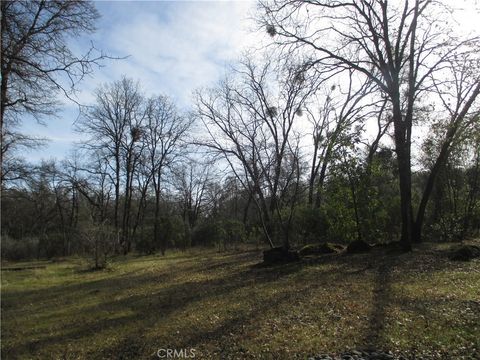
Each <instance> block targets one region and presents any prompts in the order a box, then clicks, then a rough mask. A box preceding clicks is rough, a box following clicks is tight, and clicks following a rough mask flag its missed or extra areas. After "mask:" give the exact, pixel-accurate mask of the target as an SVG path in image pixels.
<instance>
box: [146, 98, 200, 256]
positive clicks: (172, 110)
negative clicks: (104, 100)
mask: <svg viewBox="0 0 480 360" xmlns="http://www.w3.org/2000/svg"><path fill="white" fill-rule="evenodd" d="M191 124H192V120H191V118H189V117H187V116H182V115H180V114H179V112H178V110H177V109H176V107H175V105H174V103H173V102H172V101H171V100H170V99H168V98H167V97H165V96H158V97H153V98H150V99H149V100H148V102H147V105H146V120H145V127H144V136H145V139H144V141H145V148H146V164H147V167H148V169H149V173H150V174H149V176H150V179H151V182H152V185H153V189H154V193H155V217H154V243H158V242H159V241H160V239H159V238H160V229H159V227H160V199H161V190H162V180H163V177H164V176H165V172H166V170H167V169H168V168H169V167H170V166H171V165H172V163H173V162H174V161H175V159H176V158H177V157H178V155H179V154H180V153H181V149H182V146H183V145H184V140H185V137H186V135H187V132H188V130H189V128H190V126H191ZM166 245H167V244H166V243H165V242H164V241H162V242H161V244H160V249H161V252H162V254H165V250H166Z"/></svg>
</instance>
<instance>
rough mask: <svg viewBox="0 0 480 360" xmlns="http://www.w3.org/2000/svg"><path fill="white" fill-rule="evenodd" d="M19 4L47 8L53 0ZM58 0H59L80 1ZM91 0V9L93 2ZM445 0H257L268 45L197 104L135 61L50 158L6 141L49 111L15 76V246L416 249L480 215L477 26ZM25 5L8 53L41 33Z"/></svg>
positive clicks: (6, 154)
mask: <svg viewBox="0 0 480 360" xmlns="http://www.w3.org/2000/svg"><path fill="white" fill-rule="evenodd" d="M74 3H75V4H77V6H79V7H84V6H87V5H86V4H88V6H93V5H92V4H91V3H85V2H78V3H76V2H72V4H74ZM5 4H7V5H4V3H2V7H3V6H5V7H6V8H7V9H6V10H8V8H9V7H10V8H11V9H13V10H18V8H19V7H21V6H23V7H28V10H29V11H30V12H31V13H32V14H33V13H35V11H33V10H32V9H33V8H34V6H38V7H39V9H43V8H41V7H42V6H46V5H45V3H44V2H42V1H38V2H32V3H31V5H26V4H25V3H21V2H20V3H17V2H5ZM48 4H49V6H53V5H51V4H53V3H48ZM55 4H56V3H55ZM61 4H62V3H60V4H57V5H56V6H59V7H60V8H59V9H57V8H55V9H56V11H58V12H60V13H62V12H65V11H68V10H69V9H70V7H66V8H65V9H64V8H63V7H62V6H63V5H61ZM71 6H73V5H71ZM30 7H31V8H30ZM88 9H90V10H91V17H90V18H88V19H77V20H78V22H79V23H80V24H82V23H83V22H84V21H87V23H88V24H90V21H93V20H94V18H95V16H96V14H95V12H94V8H93V7H92V8H90V7H89V8H88ZM13 10H10V11H12V12H13ZM37 10H38V9H37ZM448 11H450V9H448V8H447V7H446V6H444V7H443V6H440V5H439V4H438V3H437V2H433V1H429V0H424V1H421V0H417V1H415V2H412V3H409V2H404V3H398V4H389V3H387V2H384V1H381V0H376V1H366V0H358V1H341V2H339V1H327V0H325V1H315V2H305V1H298V2H297V1H267V2H260V3H259V4H258V17H257V21H258V23H259V24H260V25H261V28H262V29H263V31H265V32H266V33H267V34H268V35H269V36H270V41H269V42H270V44H269V45H268V48H267V51H263V52H262V51H252V52H250V53H246V54H245V55H244V56H243V57H242V58H241V59H240V60H239V61H237V62H236V63H234V64H232V66H231V69H230V71H229V72H228V74H227V75H226V76H225V77H224V78H223V79H221V80H220V81H218V82H217V83H216V84H213V85H210V86H208V87H206V88H202V89H198V90H197V91H195V94H194V96H193V100H192V104H191V106H190V108H189V109H187V110H183V109H179V108H178V106H176V104H175V103H174V102H173V101H172V100H171V99H170V98H169V97H168V96H166V95H151V94H145V93H144V92H143V91H142V89H141V84H139V83H138V82H135V80H133V79H129V78H127V77H123V78H121V79H119V80H116V81H113V82H111V83H108V84H103V85H101V86H100V87H98V88H97V90H96V91H95V101H94V103H92V104H88V105H84V106H82V107H81V115H80V117H79V120H77V122H76V124H75V126H76V129H77V130H78V131H80V132H82V133H83V134H86V135H88V141H86V142H85V143H83V144H80V145H78V146H77V149H75V151H74V152H73V153H72V155H71V156H69V157H67V158H65V159H64V160H62V161H46V162H43V163H42V164H37V165H32V164H28V163H26V162H25V161H22V160H21V159H20V158H18V156H17V153H18V151H17V152H15V151H14V150H12V149H14V148H10V149H8V148H6V147H4V146H3V144H4V141H6V143H8V139H15V141H20V142H21V141H22V139H23V140H24V141H23V143H22V144H24V146H27V147H28V146H32V145H33V143H32V142H33V140H34V139H30V140H31V141H30V140H29V139H28V138H27V137H22V136H21V135H20V134H17V133H14V131H12V129H13V128H14V124H16V123H17V122H18V121H20V119H21V117H19V114H22V113H25V112H28V111H30V112H33V113H35V114H36V115H41V114H43V115H45V114H44V109H45V107H44V106H43V105H38V106H36V105H35V104H32V105H30V106H29V107H26V105H25V104H26V103H25V102H22V101H17V102H15V101H11V99H13V96H14V95H15V94H17V92H18V91H17V90H15V91H13V90H10V92H11V93H9V92H8V91H9V89H17V88H18V86H20V85H18V84H19V81H20V80H18V79H17V78H15V76H13V75H12V76H11V77H10V78H8V76H7V77H6V79H7V80H8V79H10V80H8V81H10V84H12V85H7V86H6V87H5V88H4V87H3V86H4V85H3V83H2V92H3V89H6V91H7V92H6V98H5V99H7V100H5V101H4V102H2V136H3V139H2V213H3V216H2V254H3V256H6V257H11V258H14V257H28V256H30V257H32V256H36V257H52V256H63V255H71V254H75V253H92V254H94V255H95V256H94V257H95V261H96V266H102V264H104V262H105V259H106V257H107V256H108V254H112V253H124V254H126V253H128V252H131V251H132V250H136V251H140V252H145V253H153V252H156V251H160V252H161V253H162V254H164V253H165V251H166V250H167V249H168V248H187V247H190V246H196V245H203V246H209V245H217V246H222V247H228V246H231V245H237V244H240V243H245V242H250V243H255V244H257V245H258V244H266V245H268V246H270V247H276V246H282V247H284V248H287V249H288V248H290V247H292V246H296V245H299V244H304V243H310V242H323V241H335V242H350V241H352V240H355V239H359V240H364V241H368V242H388V241H392V240H399V241H400V243H401V244H402V247H403V248H404V249H405V250H409V249H411V246H412V243H414V242H420V241H422V240H423V239H424V238H427V239H430V240H442V239H443V240H460V239H463V238H465V237H467V236H471V235H474V234H476V233H478V230H479V228H480V121H479V115H480V107H479V103H478V95H479V93H480V79H479V75H478V74H479V71H478V70H479V65H480V64H479V58H478V53H480V52H479V51H478V50H479V46H478V45H479V41H478V38H477V37H475V36H472V35H469V36H465V37H460V36H457V35H455V33H454V32H453V31H451V29H450V28H449V23H448V21H445V19H446V16H447V14H448ZM30 12H29V14H30ZM37 12H40V10H38V11H37ZM3 13H4V10H3V8H2V14H3ZM17 16H18V18H19V19H21V20H24V21H25V22H26V21H27V20H30V21H35V17H31V18H29V17H27V16H26V15H25V13H24V12H21V11H18V15H17ZM60 18H61V19H62V20H61V21H68V20H69V19H70V18H68V19H64V18H62V17H60ZM4 23H7V25H4ZM17 23H19V24H22V26H19V25H18V24H17ZM17 23H15V22H13V23H11V24H9V23H8V21H7V19H5V18H4V16H3V15H2V29H3V27H4V26H6V28H9V29H10V28H15V27H18V29H16V30H15V31H12V35H11V39H10V38H9V39H8V40H9V41H7V42H6V41H5V40H3V37H2V53H4V52H3V50H4V46H5V44H7V46H10V47H12V45H11V44H12V43H15V42H18V44H17V46H20V45H19V44H21V43H22V41H24V42H25V43H26V44H28V42H29V41H30V40H29V37H28V36H30V35H29V32H28V31H29V30H28V29H31V28H34V27H33V25H32V27H30V28H29V27H28V26H25V25H23V23H22V22H18V21H17ZM8 26H10V27H8ZM46 26H47V28H48V25H46ZM90 27H91V25H89V26H88V27H86V26H85V25H83V26H81V27H80V28H78V29H77V30H78V31H80V30H82V31H84V30H89V29H90ZM65 29H66V28H62V27H58V29H57V28H55V31H58V34H62V33H63V32H64V31H67V30H65ZM22 31H23V32H24V36H23V37H20V38H18V37H15V36H17V35H16V34H17V33H22ZM41 31H42V30H41V29H39V32H40V33H41ZM45 31H47V30H45ZM14 35H15V36H14ZM2 36H3V35H2ZM59 36H60V35H59ZM22 39H23V40H22ZM37 40H38V39H36V38H35V37H33V40H31V41H32V43H35V44H36V43H37V42H38V41H37ZM13 48H14V47H13ZM9 49H10V48H6V50H5V51H7V50H9ZM12 51H13V50H12ZM64 51H65V50H64ZM5 54H8V52H5ZM12 54H13V52H12ZM89 54H90V52H89ZM28 55H30V56H31V52H27V53H26V55H25V56H28ZM72 56H73V55H72ZM82 59H86V58H85V57H84V58H82ZM106 59H107V57H106V56H105V55H103V54H100V57H99V58H90V59H89V60H88V64H89V66H87V67H85V68H83V71H90V70H91V66H93V65H94V64H96V63H97V62H98V61H103V60H106ZM74 63H75V62H74ZM74 63H72V64H74ZM8 64H10V65H8ZM21 64H23V62H21V61H19V60H18V59H17V57H15V56H13V55H11V56H10V58H9V57H8V56H4V58H2V81H3V79H4V76H3V74H4V67H5V69H6V70H5V71H7V70H8V69H9V70H8V71H10V72H6V73H5V74H7V75H9V74H16V70H15V71H14V70H12V69H15V66H17V67H18V69H20V68H21V66H20V65H21ZM42 66H43V65H42ZM72 66H73V65H72ZM75 69H77V70H78V68H75ZM62 71H64V70H62ZM67 71H68V69H67ZM54 72H55V71H53V73H54ZM33 76H34V75H32V77H31V78H32V79H34V77H33ZM35 76H36V75H35ZM25 77H28V74H27V75H25ZM22 86H23V85H22ZM59 89H61V88H58V87H57V88H56V90H59ZM52 91H53V90H52ZM51 94H52V92H50V93H48V94H47V93H39V96H40V97H42V96H43V97H47V95H48V98H50V99H51ZM2 98H3V97H2ZM43 103H44V102H42V101H39V102H38V104H43ZM42 111H43V112H42ZM47 115H48V114H47ZM3 119H5V120H3ZM5 139H7V140H5ZM27 140H29V141H30V143H29V141H27ZM10 142H12V140H10ZM4 149H5V151H4Z"/></svg>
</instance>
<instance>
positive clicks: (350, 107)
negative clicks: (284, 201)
mask: <svg viewBox="0 0 480 360" xmlns="http://www.w3.org/2000/svg"><path fill="white" fill-rule="evenodd" d="M353 76H354V74H353V71H349V72H348V76H347V78H346V79H345V84H344V85H339V84H332V85H330V86H326V88H325V86H323V88H324V91H323V94H322V95H321V96H319V94H318V93H317V94H315V96H314V97H312V100H311V101H310V104H311V105H310V106H307V107H306V113H307V118H308V120H309V121H310V123H311V124H312V140H313V153H312V158H311V166H310V175H309V180H308V203H309V204H311V205H312V204H313V203H314V199H313V197H314V193H315V192H316V196H315V207H319V206H320V203H321V196H322V188H323V185H324V182H325V178H326V175H327V170H328V167H329V165H330V163H331V162H332V160H334V159H333V158H334V156H335V153H336V151H337V149H338V148H340V147H343V146H346V145H347V144H349V143H351V142H352V141H354V137H359V136H360V134H358V133H359V131H360V129H361V128H362V126H363V124H364V122H365V120H366V119H368V118H369V117H370V116H372V115H373V114H375V112H376V111H378V109H377V108H376V105H378V104H377V103H378V100H377V99H375V98H374V97H373V96H372V92H373V90H374V87H373V86H372V85H373V84H372V82H371V81H369V80H368V79H366V81H363V82H362V81H360V82H359V81H358V80H359V79H354V78H353ZM355 80H357V81H355ZM361 80H364V79H361ZM356 83H359V84H356ZM320 104H321V105H320ZM354 125H355V128H354V129H353V128H352V127H353V126H354ZM352 130H356V131H354V132H353V133H352ZM377 141H380V139H378V140H377Z"/></svg>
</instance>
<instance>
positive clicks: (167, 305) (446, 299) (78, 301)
mask: <svg viewBox="0 0 480 360" xmlns="http://www.w3.org/2000/svg"><path fill="white" fill-rule="evenodd" d="M442 250H443V249H442V247H441V246H434V245H430V244H428V245H423V246H422V247H421V248H416V249H415V250H414V251H413V253H410V254H401V255H388V254H385V251H384V250H376V251H375V252H374V253H371V254H362V255H348V256H347V255H343V254H333V255H325V256H321V257H318V258H310V259H307V260H306V261H304V262H302V263H296V264H289V265H283V266H276V267H269V268H266V267H261V266H258V264H259V263H260V262H261V253H260V252H259V251H243V252H224V253H219V252H215V251H213V250H212V251H207V250H203V251H189V252H186V253H181V252H174V253H170V254H168V255H167V256H166V257H161V256H143V257H140V256H138V257H136V256H130V257H126V258H123V257H122V258H117V259H114V261H112V263H111V264H110V267H109V269H107V270H103V271H87V269H88V265H87V263H86V262H85V260H83V259H79V258H71V259H67V260H66V261H63V262H55V263H53V262H35V263H23V264H20V263H15V264H4V267H12V266H14V267H22V266H32V265H35V266H38V267H37V268H33V269H25V270H17V271H2V335H1V337H2V339H1V340H2V358H3V359H16V358H20V359H37V358H38V359H50V358H51V359H60V358H65V359H113V358H115V359H117V358H123V359H142V358H145V359H153V358H156V357H155V354H156V351H157V349H159V348H176V349H183V348H188V349H189V348H194V349H195V350H196V358H200V359H204V358H207V359H208V358H212V359H219V358H223V359H225V358H232V359H233V358H236V359H238V358H266V359H292V358H307V357H308V356H311V355H315V354H318V353H335V352H341V351H345V350H347V349H353V348H357V349H361V348H365V347H375V348H377V349H383V350H390V351H392V352H401V353H404V354H416V355H417V356H421V357H427V356H428V357H430V358H471V359H475V358H480V343H479V341H480V340H479V339H480V336H479V334H480V262H479V260H475V261H471V262H467V263H454V262H451V261H449V260H448V259H447V258H446V257H445V256H444V255H443V253H442ZM43 266H44V267H43Z"/></svg>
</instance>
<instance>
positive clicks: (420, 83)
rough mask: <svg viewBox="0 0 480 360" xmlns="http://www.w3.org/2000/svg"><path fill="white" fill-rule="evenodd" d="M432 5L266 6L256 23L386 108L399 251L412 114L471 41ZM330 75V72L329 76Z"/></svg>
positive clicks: (364, 1)
mask: <svg viewBox="0 0 480 360" xmlns="http://www.w3.org/2000/svg"><path fill="white" fill-rule="evenodd" d="M438 4H439V2H438V1H433V0H415V1H412V2H409V1H404V2H398V3H395V4H392V3H390V2H387V1H385V0H373V1H371V0H350V1H339V0H319V1H291V0H278V1H276V0H274V1H265V2H261V4H260V8H261V9H262V12H263V17H262V19H261V22H262V24H263V25H265V27H266V30H267V31H268V33H269V34H270V35H272V36H273V37H274V38H275V40H276V43H277V44H279V45H280V46H281V48H282V49H283V50H284V51H287V52H290V53H292V52H293V53H295V54H298V53H301V54H305V53H307V54H308V56H310V58H311V59H313V60H311V61H310V64H311V66H322V67H325V66H327V67H330V68H331V69H342V68H343V69H349V70H354V71H355V72H357V73H359V74H363V75H364V76H366V77H367V78H369V79H370V80H371V81H372V82H373V83H374V84H375V85H376V86H377V87H378V88H379V89H380V91H381V92H382V93H383V94H384V96H385V97H386V98H387V99H388V101H389V102H390V104H391V109H392V122H393V127H394V141H395V150H396V154H397V163H398V170H399V183H400V196H401V206H400V207H401V216H402V236H401V240H402V244H403V246H404V249H405V250H409V249H410V248H411V240H412V223H413V221H412V220H413V219H412V218H413V216H412V186H411V185H412V183H411V144H412V125H413V120H414V109H415V106H416V105H417V103H418V101H420V99H421V96H422V94H423V93H424V92H425V90H427V89H429V88H431V87H432V86H433V85H432V82H431V81H430V79H431V78H432V76H435V75H436V74H437V73H441V70H442V69H443V68H444V67H445V64H446V61H447V60H448V59H450V58H452V57H453V56H454V55H456V54H459V53H462V52H468V51H472V47H471V44H472V43H477V44H478V39H476V38H475V39H467V40H462V39H458V38H455V36H454V33H453V32H451V31H450V29H449V28H448V22H447V21H446V19H447V17H446V16H442V15H445V14H442V13H441V10H442V9H444V8H442V7H441V6H437V7H434V5H438ZM332 71H333V70H332Z"/></svg>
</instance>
